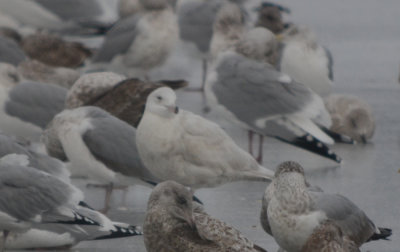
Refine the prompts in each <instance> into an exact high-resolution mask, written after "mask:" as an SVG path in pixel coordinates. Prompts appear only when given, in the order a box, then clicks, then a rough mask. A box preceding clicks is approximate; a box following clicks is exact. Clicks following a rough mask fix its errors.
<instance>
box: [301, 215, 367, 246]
mask: <svg viewBox="0 0 400 252" xmlns="http://www.w3.org/2000/svg"><path fill="white" fill-rule="evenodd" d="M301 252H361V251H360V249H359V248H358V247H357V246H356V244H355V243H354V242H353V241H351V240H350V238H349V237H347V236H346V235H343V232H342V230H341V229H340V228H339V227H338V226H337V225H335V224H334V223H333V222H332V221H330V220H326V221H324V222H322V223H321V224H320V225H319V226H318V227H316V228H315V229H314V230H313V233H312V234H311V236H310V237H309V238H308V240H307V242H306V244H305V245H304V246H303V248H302V250H301Z"/></svg>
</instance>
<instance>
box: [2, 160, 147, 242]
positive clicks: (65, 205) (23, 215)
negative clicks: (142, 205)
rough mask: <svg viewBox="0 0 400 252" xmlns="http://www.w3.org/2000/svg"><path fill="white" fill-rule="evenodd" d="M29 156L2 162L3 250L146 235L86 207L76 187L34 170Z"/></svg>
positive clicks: (133, 227)
mask: <svg viewBox="0 0 400 252" xmlns="http://www.w3.org/2000/svg"><path fill="white" fill-rule="evenodd" d="M28 165H29V166H30V164H29V161H28V157H27V156H25V155H16V154H11V155H7V156H5V157H3V158H1V159H0V173H1V176H0V184H1V186H0V187H1V190H0V194H1V200H0V216H1V217H0V230H1V231H2V236H3V239H2V242H1V243H0V244H1V247H2V248H3V249H4V248H10V249H36V248H59V247H71V246H73V245H75V244H77V243H78V242H80V241H84V240H94V239H108V238H118V237H127V236H134V235H140V234H141V232H140V231H139V230H138V228H137V227H135V226H130V225H128V224H125V223H117V222H112V221H111V220H110V219H108V218H107V217H106V216H104V215H102V214H101V213H99V212H97V211H94V210H91V209H90V208H88V207H86V206H84V205H85V204H84V203H82V200H83V195H82V192H81V191H79V189H77V188H76V187H74V186H73V185H71V184H69V183H65V182H63V181H61V180H59V179H58V178H56V177H53V176H52V175H50V174H48V173H45V172H42V171H39V170H36V169H33V168H31V167H28Z"/></svg>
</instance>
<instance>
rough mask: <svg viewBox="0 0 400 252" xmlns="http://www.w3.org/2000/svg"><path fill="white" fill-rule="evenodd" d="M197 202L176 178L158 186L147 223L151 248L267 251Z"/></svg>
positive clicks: (147, 242)
mask: <svg viewBox="0 0 400 252" xmlns="http://www.w3.org/2000/svg"><path fill="white" fill-rule="evenodd" d="M195 204H196V203H194V202H192V194H191V193H190V192H189V191H188V190H187V189H186V188H185V187H184V186H183V185H180V184H178V183H176V182H174V181H166V182H162V183H160V184H159V185H157V186H156V187H155V188H154V189H153V191H152V193H151V195H150V198H149V201H148V204H147V211H146V218H145V221H144V225H143V232H144V243H145V245H146V249H147V251H149V252H167V251H176V252H186V251H192V252H200V251H210V252H217V251H231V252H234V251H237V252H239V251H240V252H256V251H265V250H264V249H262V248H260V247H258V246H257V245H255V244H254V243H253V242H251V241H250V240H249V239H247V238H246V237H244V236H243V235H242V234H241V233H240V232H239V231H238V230H236V229H235V228H233V227H231V226H229V225H228V224H226V223H224V222H222V221H220V220H218V219H215V218H213V217H211V216H209V215H208V214H207V213H206V212H204V211H203V210H202V209H201V208H200V207H199V206H196V205H195Z"/></svg>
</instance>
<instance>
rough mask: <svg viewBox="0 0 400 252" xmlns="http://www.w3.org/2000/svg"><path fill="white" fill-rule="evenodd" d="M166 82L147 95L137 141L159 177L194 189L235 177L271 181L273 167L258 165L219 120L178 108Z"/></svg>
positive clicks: (230, 180) (151, 167)
mask: <svg viewBox="0 0 400 252" xmlns="http://www.w3.org/2000/svg"><path fill="white" fill-rule="evenodd" d="M175 102H176V95H175V93H174V91H173V90H172V89H170V88H167V87H162V88H158V89H156V90H155V91H153V92H152V93H151V94H150V95H149V96H148V98H147V103H146V108H145V112H144V114H143V118H142V120H141V121H140V123H139V126H138V128H137V138H136V144H137V148H138V151H139V153H140V157H141V158H142V161H143V163H144V164H145V165H146V167H147V168H148V169H149V170H150V171H151V172H152V173H153V174H154V175H155V176H156V177H158V178H159V179H160V180H174V181H176V182H179V183H181V184H183V185H185V186H188V187H191V188H192V189H193V190H194V189H197V188H202V187H215V186H218V185H220V184H223V183H227V182H232V181H237V180H259V181H269V180H270V179H271V176H272V174H273V172H272V171H271V170H269V169H267V168H264V167H262V166H260V165H258V163H257V161H256V160H254V158H253V157H252V156H251V155H249V154H248V153H247V152H245V151H244V150H242V149H241V148H239V147H238V146H237V145H236V144H235V142H234V141H233V140H232V139H231V138H230V137H229V136H228V135H227V134H226V133H225V131H224V130H223V129H222V128H221V127H219V126H218V125H217V124H215V123H213V122H211V121H209V120H207V119H204V118H203V117H200V116H198V115H195V114H193V113H191V112H189V111H185V110H181V109H178V107H177V106H176V104H175Z"/></svg>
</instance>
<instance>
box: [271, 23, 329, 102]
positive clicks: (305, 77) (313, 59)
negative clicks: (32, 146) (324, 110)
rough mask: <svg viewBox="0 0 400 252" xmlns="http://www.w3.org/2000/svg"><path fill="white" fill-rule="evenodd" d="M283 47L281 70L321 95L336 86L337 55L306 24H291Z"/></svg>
mask: <svg viewBox="0 0 400 252" xmlns="http://www.w3.org/2000/svg"><path fill="white" fill-rule="evenodd" d="M278 37H280V38H281V39H282V40H283V47H282V49H281V50H282V51H281V57H280V61H279V63H278V66H277V67H278V69H279V70H280V71H281V72H283V73H286V74H288V75H289V76H290V77H292V78H293V79H294V80H295V81H296V82H299V83H302V84H304V85H306V86H307V87H309V88H311V89H312V90H313V91H314V92H316V93H317V94H318V95H320V96H326V95H329V94H330V93H331V92H332V87H333V57H332V54H331V53H330V51H329V50H328V49H327V48H325V47H322V46H321V45H319V44H318V43H317V40H316V37H315V34H314V33H313V32H312V31H311V30H310V29H309V28H308V27H305V26H300V25H299V26H298V25H291V26H290V27H289V28H287V30H285V31H284V32H283V33H282V34H281V35H279V36H278Z"/></svg>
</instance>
